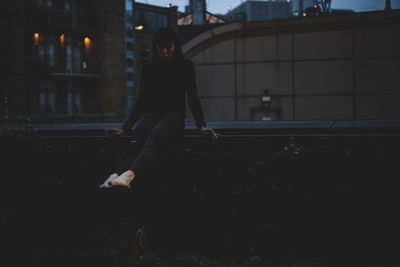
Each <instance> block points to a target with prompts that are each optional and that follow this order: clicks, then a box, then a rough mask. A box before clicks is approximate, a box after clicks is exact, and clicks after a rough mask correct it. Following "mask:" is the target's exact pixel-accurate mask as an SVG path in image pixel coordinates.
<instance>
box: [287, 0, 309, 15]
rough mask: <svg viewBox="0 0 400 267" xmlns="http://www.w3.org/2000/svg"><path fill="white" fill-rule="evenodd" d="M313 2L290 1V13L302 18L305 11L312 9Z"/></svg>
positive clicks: (305, 0) (307, 0) (303, 0)
mask: <svg viewBox="0 0 400 267" xmlns="http://www.w3.org/2000/svg"><path fill="white" fill-rule="evenodd" d="M313 5H314V0H292V12H293V16H295V17H303V16H304V15H306V10H307V9H309V8H313Z"/></svg>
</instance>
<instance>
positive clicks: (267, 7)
mask: <svg viewBox="0 0 400 267" xmlns="http://www.w3.org/2000/svg"><path fill="white" fill-rule="evenodd" d="M225 17H226V19H227V20H228V21H230V22H234V21H256V20H268V19H284V18H290V17H292V3H291V2H290V1H287V0H276V1H246V2H243V3H242V4H240V5H239V6H237V7H236V8H234V9H232V10H231V11H229V12H228V13H227V14H226V16H225Z"/></svg>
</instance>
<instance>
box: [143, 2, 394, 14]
mask: <svg viewBox="0 0 400 267" xmlns="http://www.w3.org/2000/svg"><path fill="white" fill-rule="evenodd" d="M136 2H140V3H147V4H152V5H157V6H167V5H168V4H169V3H171V4H172V5H176V6H178V7H179V8H178V9H179V11H184V10H185V5H187V4H188V3H189V0H136ZM206 2H207V10H208V11H210V12H211V13H214V14H225V13H226V12H227V7H228V6H229V5H230V6H231V7H232V8H235V7H236V6H237V5H239V4H240V3H241V2H244V0H206ZM384 7H385V0H332V8H335V9H352V10H355V11H369V10H382V9H383V8H384ZM392 8H400V0H392Z"/></svg>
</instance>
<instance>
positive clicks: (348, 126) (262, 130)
mask: <svg viewBox="0 0 400 267" xmlns="http://www.w3.org/2000/svg"><path fill="white" fill-rule="evenodd" d="M207 126H208V127H209V128H212V129H214V130H216V131H217V132H219V133H221V134H224V135H226V136H230V135H246V136H252V135H260V134H261V135H272V134H273V135H276V134H278V135H279V134H281V135H283V134H302V135H304V134H305V135H307V134H348V133H351V134H365V133H372V134H373V133H379V134H382V133H385V134H393V133H396V134H399V133H400V120H356V121H352V120H326V121H232V122H230V121H229V122H226V121H219V122H208V123H207ZM121 127H122V123H66V124H36V125H33V129H34V130H36V131H38V132H39V133H40V134H43V135H104V130H106V129H108V128H121ZM186 133H187V134H196V133H197V134H198V133H199V131H198V129H197V127H196V125H195V124H194V123H193V122H186Z"/></svg>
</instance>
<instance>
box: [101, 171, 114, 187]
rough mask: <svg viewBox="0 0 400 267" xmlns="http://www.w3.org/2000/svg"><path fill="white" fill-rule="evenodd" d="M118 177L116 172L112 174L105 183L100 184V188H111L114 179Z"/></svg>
mask: <svg viewBox="0 0 400 267" xmlns="http://www.w3.org/2000/svg"><path fill="white" fill-rule="evenodd" d="M117 178H118V174H116V173H113V174H111V175H110V176H109V177H108V178H107V180H106V181H105V182H104V183H103V184H101V185H100V188H110V187H112V181H114V180H115V179H117Z"/></svg>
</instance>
